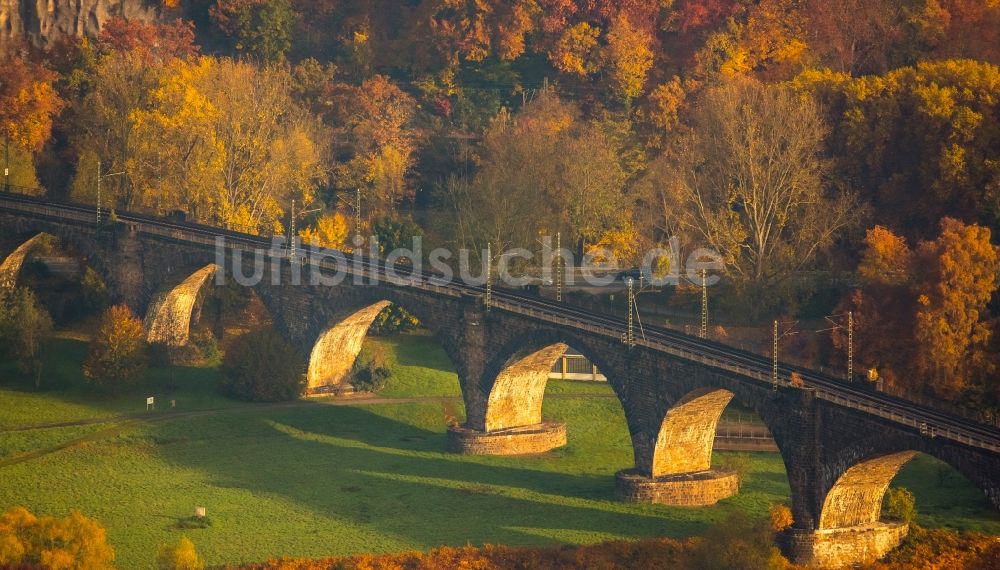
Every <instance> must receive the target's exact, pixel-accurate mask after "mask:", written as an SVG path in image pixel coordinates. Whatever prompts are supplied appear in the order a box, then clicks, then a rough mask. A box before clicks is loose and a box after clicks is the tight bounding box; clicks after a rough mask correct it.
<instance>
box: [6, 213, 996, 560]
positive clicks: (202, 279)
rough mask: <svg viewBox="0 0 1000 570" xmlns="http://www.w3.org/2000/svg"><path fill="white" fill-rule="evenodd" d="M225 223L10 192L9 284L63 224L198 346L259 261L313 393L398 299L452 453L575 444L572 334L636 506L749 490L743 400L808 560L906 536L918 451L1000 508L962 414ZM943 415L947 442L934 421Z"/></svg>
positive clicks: (71, 244)
mask: <svg viewBox="0 0 1000 570" xmlns="http://www.w3.org/2000/svg"><path fill="white" fill-rule="evenodd" d="M220 231H221V230H214V229H209V228H204V227H199V226H194V225H190V224H172V223H168V222H166V221H164V220H157V219H154V218H143V217H139V216H130V215H119V216H118V221H117V222H116V223H114V224H110V225H106V226H104V227H103V228H101V229H100V231H98V229H97V227H96V224H95V215H94V210H93V208H85V207H79V206H68V205H59V204H54V203H47V202H41V201H36V200H27V199H23V198H16V197H14V196H11V195H3V194H0V240H4V241H6V242H7V243H9V244H19V245H17V246H16V247H11V248H10V250H8V251H9V253H8V252H0V253H5V254H6V257H5V258H4V260H3V262H2V264H0V286H6V287H10V286H13V285H14V284H16V281H17V275H18V272H19V270H20V266H21V264H22V262H23V261H24V259H25V257H26V255H27V254H28V253H29V251H30V250H31V248H32V247H33V246H34V245H36V244H37V243H38V241H39V238H38V236H39V235H40V234H49V235H52V236H55V237H57V238H58V239H59V240H60V242H61V244H62V245H63V247H65V248H66V249H68V250H70V251H73V252H76V253H77V254H78V255H80V256H82V257H83V258H84V260H85V262H86V263H87V264H88V265H89V266H91V267H92V268H94V269H95V270H96V271H98V272H99V273H100V274H101V275H102V276H103V278H104V279H105V281H106V283H107V284H108V286H109V289H110V290H111V291H112V292H113V293H114V295H115V297H116V300H117V301H122V302H126V303H128V304H129V305H130V306H131V307H132V308H133V309H135V310H136V311H137V313H138V314H144V315H145V326H146V331H147V336H148V338H149V340H150V341H151V342H160V343H163V344H165V345H168V346H170V347H181V346H183V345H185V344H186V343H187V340H188V338H187V337H188V330H189V325H190V323H191V321H192V319H193V318H197V314H198V306H197V305H198V303H199V299H200V297H201V296H200V295H199V291H200V290H202V288H203V287H208V286H211V284H212V283H213V282H214V281H215V280H214V279H213V278H212V276H213V275H215V274H216V273H217V272H223V274H224V275H225V276H226V277H227V278H231V277H232V272H233V271H238V272H239V273H240V274H245V275H249V274H252V273H254V271H257V274H258V275H260V276H261V279H260V281H259V283H258V284H256V285H253V288H254V290H255V292H256V293H257V295H259V297H260V298H261V300H262V301H263V302H264V304H265V305H266V307H267V308H268V310H269V311H270V312H271V315H272V317H273V318H274V321H275V324H276V326H277V328H278V329H279V330H280V331H281V332H282V333H283V334H284V335H285V336H286V337H287V338H288V339H289V340H290V341H291V342H292V343H294V344H296V345H297V346H299V347H301V349H302V350H303V352H304V353H305V354H309V355H310V356H309V367H308V372H307V377H308V383H309V387H310V388H311V389H316V388H320V387H324V386H329V385H336V384H338V383H341V382H342V381H344V378H345V376H346V375H347V373H348V372H349V370H350V368H351V366H352V364H353V361H354V359H355V357H356V356H357V354H358V351H359V350H360V347H361V343H362V340H363V339H364V336H365V334H366V332H367V330H368V327H369V325H370V324H371V322H372V319H373V318H374V317H375V316H376V315H377V314H378V312H379V311H380V310H381V309H382V308H383V307H384V306H386V305H387V304H388V303H395V304H398V305H400V306H402V307H405V308H406V309H407V310H408V311H410V312H412V313H413V314H414V315H415V316H416V317H417V318H419V319H420V321H421V323H422V324H423V325H424V326H426V327H427V328H429V329H430V330H431V331H433V332H434V334H435V335H436V337H437V339H438V340H439V342H440V343H441V346H442V347H443V348H444V350H445V351H446V353H447V354H448V356H449V357H450V358H451V360H452V362H453V363H454V367H455V369H456V371H457V373H458V377H459V382H460V385H461V389H462V396H463V400H464V403H465V411H466V417H467V420H466V423H465V424H464V425H462V426H460V427H454V428H451V429H450V430H449V438H448V441H449V443H448V445H449V448H450V450H451V451H453V452H457V453H474V454H521V453H537V452H543V451H546V450H549V449H552V448H554V447H557V446H561V445H564V444H565V443H566V432H565V428H564V426H563V425H561V424H557V423H554V422H546V421H545V420H544V419H543V418H542V399H543V395H544V389H545V382H546V378H547V375H548V372H549V370H550V369H551V366H552V364H553V363H554V362H555V360H556V359H557V358H558V357H559V356H560V355H561V353H562V351H564V350H565V349H566V347H567V346H572V347H573V348H575V349H576V350H578V351H580V352H581V353H583V354H584V355H586V356H587V357H588V358H589V359H590V360H591V361H592V362H594V363H596V364H597V366H598V367H599V368H600V370H601V371H602V372H603V374H604V375H605V376H606V377H607V378H608V381H609V383H610V384H611V386H612V387H613V389H614V391H615V393H616V394H617V396H618V399H619V401H620V402H621V405H622V408H623V409H624V412H625V417H626V421H627V424H628V429H629V432H630V434H631V439H632V445H633V451H634V465H633V466H631V467H630V468H628V469H624V470H622V471H621V472H619V473H618V475H617V478H616V486H617V491H618V494H619V497H620V498H621V499H623V500H627V501H648V502H659V503H664V504H670V505H687V506H692V507H696V506H704V505H711V504H714V503H715V502H717V501H719V500H720V499H723V498H725V497H728V496H731V495H733V494H735V493H737V492H738V486H739V485H738V480H737V476H736V474H734V473H730V472H723V471H719V470H715V469H712V467H711V454H712V446H713V440H714V437H715V431H716V425H717V423H718V421H719V418H720V416H721V414H722V411H723V409H724V408H725V407H726V405H727V404H728V403H729V402H730V401H731V400H733V399H736V400H737V401H739V402H741V403H742V404H743V405H745V406H747V407H749V408H751V409H753V410H754V411H755V412H756V413H757V414H758V415H759V416H760V418H761V419H762V420H763V422H764V423H765V424H766V425H767V427H768V429H769V430H770V432H771V434H772V435H773V437H774V440H775V442H776V444H777V446H778V448H779V451H780V453H781V456H782V459H783V460H784V463H785V467H786V470H787V474H788V482H789V484H790V487H791V506H792V512H793V516H794V524H793V526H792V527H791V528H790V529H788V530H786V531H785V532H784V533H783V534H782V536H781V537H780V538H781V541H782V548H783V549H784V551H785V553H786V554H787V555H788V556H789V557H790V558H791V559H792V560H793V561H795V562H798V563H801V564H806V565H811V566H817V567H836V566H841V565H848V564H851V563H855V562H860V561H868V560H872V559H874V558H876V557H879V556H881V555H882V554H884V553H885V552H887V551H888V550H890V549H891V548H893V547H894V546H896V545H897V544H898V543H899V541H900V540H902V538H903V537H904V536H905V534H906V531H907V527H906V525H904V524H900V523H893V522H886V521H882V520H881V519H880V515H881V505H882V498H883V495H884V493H885V491H886V489H887V487H888V485H889V482H890V481H891V479H892V478H893V477H894V476H895V474H896V473H897V472H898V470H899V469H900V468H901V467H902V466H903V465H904V464H905V463H906V462H907V461H908V460H909V459H910V458H912V457H913V456H914V455H915V454H916V453H917V452H921V453H927V454H929V455H932V456H934V457H937V458H939V459H942V460H944V461H945V462H947V463H948V464H950V465H951V466H953V467H954V468H955V469H956V470H958V471H959V472H960V473H962V474H963V475H964V476H966V477H967V478H968V479H969V480H970V481H971V482H972V483H973V484H975V485H977V486H978V487H979V488H980V489H982V490H983V491H984V492H985V493H986V495H987V497H988V498H989V500H990V501H992V503H993V504H994V505H995V506H1000V430H997V429H995V428H991V427H986V426H975V427H976V429H975V430H972V431H967V430H966V431H963V430H958V429H955V430H953V429H951V428H948V427H947V426H949V425H952V424H954V425H964V424H961V422H966V424H967V423H968V422H967V421H965V420H959V419H957V418H953V417H950V418H951V420H949V421H951V422H952V423H949V422H946V421H944V420H942V419H941V418H946V419H947V418H949V417H946V416H944V415H943V414H940V413H937V412H934V411H933V410H929V409H926V408H919V407H916V406H912V407H911V408H912V409H898V408H897V407H892V406H885V405H882V404H880V403H879V401H878V400H877V399H876V398H875V397H874V395H873V396H872V397H869V398H867V399H866V397H863V396H858V395H857V391H856V390H855V391H854V392H847V391H845V392H843V393H839V392H837V391H836V390H833V391H831V390H828V389H817V388H814V387H810V386H809V384H808V383H807V386H806V387H804V388H803V387H794V386H791V385H790V384H788V383H787V382H783V383H781V385H780V386H778V387H777V389H775V388H774V387H773V386H772V384H771V382H770V378H769V377H767V376H762V375H761V374H757V373H750V372H748V371H747V370H746V369H743V368H740V367H737V366H733V365H732V363H730V362H726V361H724V360H720V359H718V358H715V357H712V356H709V355H707V354H708V353H707V351H706V352H705V353H700V351H698V350H691V349H685V348H683V347H678V346H671V345H669V343H668V344H664V343H662V342H660V343H657V342H645V341H640V342H638V343H636V345H635V346H628V345H626V344H624V343H623V342H622V338H621V333H622V329H621V328H617V329H615V328H614V327H608V326H607V325H606V324H594V323H589V322H587V321H585V320H583V321H581V320H580V319H571V318H565V317H561V316H559V315H560V314H559V313H558V312H554V311H546V310H543V308H539V306H535V305H531V304H526V303H522V302H519V301H518V300H517V299H513V298H505V297H503V296H502V295H497V296H496V297H495V300H494V302H493V303H492V304H491V306H490V307H489V310H487V307H486V306H485V304H484V300H483V297H482V296H481V295H476V294H470V292H469V291H468V290H464V289H462V288H460V287H453V286H449V285H447V284H441V285H434V284H432V283H428V282H426V281H421V282H409V283H398V282H397V283H392V282H388V281H386V280H380V281H379V282H377V283H374V282H371V280H369V279H361V280H360V281H361V282H360V283H359V282H358V276H357V275H349V276H348V277H347V278H346V279H344V280H343V281H342V282H340V283H339V284H330V283H325V284H312V283H314V281H313V280H314V279H316V280H317V281H324V280H328V278H329V272H328V271H323V270H321V269H318V268H317V267H314V266H310V265H309V264H301V263H297V262H296V261H295V259H294V258H292V257H291V256H289V255H288V253H287V252H286V251H279V250H275V249H270V250H268V249H266V248H265V247H264V246H263V245H259V246H257V247H256V248H255V247H253V246H252V245H248V244H249V243H252V242H250V241H249V240H251V239H258V238H251V237H250V236H243V237H244V238H245V241H240V240H239V239H228V238H227V244H228V246H227V247H225V248H217V247H216V241H215V238H214V237H213V235H212V234H213V233H219V232H220ZM235 237H238V236H235ZM253 249H258V250H263V251H261V253H262V258H263V259H264V260H265V261H266V262H265V263H263V264H262V266H261V267H255V266H254V264H253V260H252V257H253V256H252V255H244V254H245V253H249V250H253ZM351 263H354V262H351ZM352 266H353V265H352ZM353 267H355V269H354V270H351V271H356V273H357V274H361V273H364V271H363V270H361V269H359V266H353ZM316 272H319V273H318V274H315V273H316ZM293 282H301V283H302V284H301V285H291V283H293ZM275 283H278V284H275ZM595 322H596V321H595ZM695 342H702V343H703V344H704V345H705V346H706V347H707V346H709V345H710V344H712V343H705V341H695ZM935 422H937V423H938V425H940V426H941V427H940V429H938V430H937V433H936V436H931V435H929V434H928V430H927V429H921V424H926V425H934V423H935ZM926 425H925V426H924V427H925V428H926ZM970 434H972V435H970Z"/></svg>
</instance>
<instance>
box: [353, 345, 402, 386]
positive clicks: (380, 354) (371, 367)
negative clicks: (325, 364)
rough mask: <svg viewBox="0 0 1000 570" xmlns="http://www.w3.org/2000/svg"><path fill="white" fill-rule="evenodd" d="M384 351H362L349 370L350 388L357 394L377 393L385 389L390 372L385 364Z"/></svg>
mask: <svg viewBox="0 0 1000 570" xmlns="http://www.w3.org/2000/svg"><path fill="white" fill-rule="evenodd" d="M386 360H387V359H386V355H385V349H383V348H382V347H375V348H373V349H371V350H369V349H363V350H362V351H361V354H359V355H358V358H357V359H355V361H354V367H353V369H352V370H351V386H353V387H354V389H355V390H357V391H359V392H378V391H380V390H382V388H385V385H386V383H387V382H388V381H389V377H390V376H391V375H392V372H391V371H390V370H389V367H388V365H387V362H386Z"/></svg>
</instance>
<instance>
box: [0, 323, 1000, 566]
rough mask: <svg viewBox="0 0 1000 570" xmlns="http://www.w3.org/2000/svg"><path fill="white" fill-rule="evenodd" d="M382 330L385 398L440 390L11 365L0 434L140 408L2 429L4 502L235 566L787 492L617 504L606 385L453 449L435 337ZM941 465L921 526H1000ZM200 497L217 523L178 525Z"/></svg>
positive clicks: (670, 529) (608, 527)
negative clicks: (278, 396) (515, 432)
mask: <svg viewBox="0 0 1000 570" xmlns="http://www.w3.org/2000/svg"><path fill="white" fill-rule="evenodd" d="M369 342H372V343H377V344H380V345H382V346H383V347H384V348H385V349H386V350H387V352H388V353H389V355H390V362H391V367H392V370H393V377H392V379H391V380H390V384H389V386H388V387H387V388H386V390H385V392H384V395H385V396H392V397H408V396H432V397H440V399H437V400H435V399H431V400H426V399H425V400H422V401H420V402H413V403H404V404H373V405H350V406H344V405H333V402H331V401H329V400H322V399H313V400H308V401H303V402H299V403H295V404H293V406H294V407H288V406H283V407H276V406H262V405H258V406H248V405H246V404H237V403H233V402H229V401H226V400H223V399H221V398H220V397H219V396H217V395H215V393H214V392H213V384H214V381H215V378H216V374H217V372H216V370H215V369H212V368H169V369H163V370H153V371H151V374H150V378H149V379H147V381H146V383H145V384H144V385H143V386H142V387H141V388H137V389H136V390H134V391H130V392H129V393H128V394H123V395H121V396H119V397H116V398H113V399H110V400H103V399H97V398H93V397H91V396H89V395H88V392H87V390H86V387H85V386H83V384H82V378H81V377H80V375H79V372H78V367H79V361H80V359H82V355H83V351H84V348H83V345H82V344H81V343H80V342H78V341H73V340H70V339H61V340H59V341H58V342H57V344H56V346H55V347H53V349H52V350H51V351H50V354H52V362H51V363H50V365H49V367H48V368H47V370H48V373H47V375H46V383H47V386H49V388H47V389H46V390H45V391H42V392H36V391H35V390H34V389H33V388H31V387H30V386H29V385H27V384H22V383H20V382H18V381H15V380H13V379H12V376H13V371H12V369H11V368H10V367H9V366H3V367H0V430H3V429H10V428H16V427H22V426H30V425H38V424H44V423H53V422H66V421H72V420H99V419H100V418H114V417H116V416H121V415H125V414H136V413H139V414H141V416H142V417H141V418H136V417H130V418H128V419H124V420H123V419H116V420H114V421H107V422H103V423H93V424H88V425H80V426H67V427H59V428H49V429H35V430H27V431H16V432H9V431H8V432H5V433H0V508H2V507H7V506H10V505H15V504H20V505H24V506H27V507H28V508H30V509H32V510H34V511H36V512H39V513H46V514H60V515H62V514H65V513H67V512H68V511H69V510H71V509H79V510H81V511H82V512H84V513H85V514H87V515H90V516H94V517H97V518H98V519H100V520H101V521H102V522H103V523H104V525H105V526H106V527H107V529H108V532H109V539H110V541H111V542H112V543H113V545H114V546H115V548H116V550H117V553H118V560H119V563H120V566H121V567H123V568H147V567H150V565H151V564H152V561H153V559H154V556H155V552H156V549H157V546H158V545H159V544H161V543H167V542H176V540H177V539H178V537H179V536H180V535H181V534H186V535H188V536H189V537H190V538H191V539H192V540H193V541H194V542H195V544H196V545H197V546H198V549H199V551H200V552H201V553H202V554H203V556H204V557H205V558H206V559H207V561H208V562H209V563H211V564H222V563H227V562H240V561H249V560H260V559H265V558H267V557H270V556H276V555H291V556H322V555H337V554H350V553H359V552H388V551H398V550H407V549H426V548H429V547H433V546H437V545H442V544H451V545H460V544H466V543H472V544H480V543H486V542H492V543H509V544H552V543H586V542H594V541H599V540H605V539H611V538H630V537H644V536H656V535H670V536H687V535H692V534H698V533H700V532H702V531H703V530H704V529H705V528H706V526H707V525H710V524H712V523H713V522H715V521H718V520H720V519H721V518H723V517H724V516H725V515H726V513H728V512H729V511H731V510H733V509H742V510H745V511H747V512H749V513H751V514H752V515H753V516H758V517H764V516H766V511H767V508H768V506H769V505H770V504H772V503H774V502H778V501H784V500H787V495H788V484H787V480H786V477H785V474H784V467H783V464H782V462H781V459H780V458H779V457H778V456H777V455H775V454H764V453H761V454H752V462H751V472H750V475H749V477H748V480H747V481H746V484H745V486H744V488H743V490H742V491H741V492H740V494H739V495H738V496H736V497H733V498H731V499H728V500H726V501H723V502H722V503H721V504H720V505H718V506H716V507H713V508H704V509H679V508H670V507H665V506H654V505H626V504H622V503H618V502H615V501H613V500H611V496H612V488H613V474H614V472H615V471H617V470H618V469H621V468H623V467H627V466H630V465H631V463H632V452H631V447H630V444H629V439H628V433H627V430H626V428H625V423H624V418H623V415H622V411H621V407H620V406H619V404H618V402H617V400H615V399H614V398H609V397H606V396H607V395H608V393H609V391H608V388H607V386H605V385H601V384H592V383H584V382H558V381H554V382H550V385H549V388H548V393H551V394H556V393H558V394H561V396H560V397H559V398H550V399H547V400H546V402H545V415H546V417H547V418H551V419H558V420H562V421H565V422H567V425H568V435H569V441H570V443H569V445H568V446H567V447H565V448H563V449H560V450H557V451H554V452H552V453H549V454H546V455H544V456H538V457H522V458H496V457H462V456H455V455H450V454H447V453H444V452H443V449H444V444H445V418H446V416H458V417H460V416H461V414H462V409H461V400H460V399H459V398H457V396H458V395H459V389H458V381H457V378H456V377H455V375H454V374H453V373H452V372H450V364H449V362H448V360H447V357H445V355H444V353H443V352H442V351H441V350H440V349H439V348H438V347H437V346H436V345H435V343H434V341H433V340H431V339H430V338H427V337H423V336H407V337H399V338H393V339H379V340H369ZM168 384H173V386H172V387H170V386H168ZM147 393H149V394H154V393H155V394H156V395H158V396H160V397H162V398H174V399H176V400H177V410H176V411H175V412H174V413H173V414H171V413H162V412H161V413H153V414H149V415H145V414H144V413H143V408H144V400H143V398H144V397H145V395H146V394H147ZM449 396H454V397H449ZM717 455H721V454H717ZM937 465H938V463H937V462H936V461H934V460H932V459H930V458H925V457H921V458H918V459H917V460H915V461H913V462H911V464H909V465H907V467H906V468H905V469H904V471H903V472H902V473H901V474H900V475H899V476H898V478H897V481H896V483H897V484H901V485H905V486H907V487H909V488H911V489H912V490H913V491H914V492H915V494H916V495H917V500H918V508H919V509H920V510H921V513H922V514H921V516H920V518H919V519H918V522H920V523H921V524H924V525H928V526H942V525H947V526H954V527H957V528H975V529H980V530H984V531H987V532H990V533H994V534H1000V517H998V516H997V515H996V513H995V512H993V511H992V510H991V509H990V507H989V505H988V503H987V502H986V500H985V498H984V497H983V496H982V494H981V493H980V492H979V491H978V490H976V489H974V488H972V487H971V486H969V485H968V484H967V483H966V482H965V481H964V480H962V479H961V478H960V477H959V476H958V475H957V474H955V473H954V472H951V473H950V474H949V476H948V477H946V478H945V480H944V481H943V486H941V485H939V477H938V473H937ZM199 505H200V506H205V507H206V508H207V509H208V515H209V517H210V518H211V520H212V522H213V524H212V526H211V527H210V528H207V529H198V530H186V531H180V530H177V528H176V523H177V521H178V519H181V518H183V517H186V516H189V515H190V514H191V513H192V512H193V510H194V507H195V506H199Z"/></svg>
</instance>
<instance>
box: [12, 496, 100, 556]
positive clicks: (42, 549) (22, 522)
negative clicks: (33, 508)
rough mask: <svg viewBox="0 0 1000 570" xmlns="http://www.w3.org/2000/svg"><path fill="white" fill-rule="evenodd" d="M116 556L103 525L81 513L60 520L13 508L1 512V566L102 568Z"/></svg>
mask: <svg viewBox="0 0 1000 570" xmlns="http://www.w3.org/2000/svg"><path fill="white" fill-rule="evenodd" d="M114 559H115V553H114V550H113V549H112V548H111V547H110V546H109V545H108V543H107V535H106V533H105V531H104V527H102V526H101V524H100V523H99V522H97V521H96V520H94V519H92V518H88V517H85V516H83V515H81V514H80V513H78V512H75V511H74V512H73V513H71V514H70V515H69V516H68V517H65V518H61V519H60V518H55V517H36V516H35V515H33V514H31V512H29V511H28V510H27V509H25V508H23V507H13V508H11V509H9V510H8V511H7V512H5V513H3V514H2V515H0V567H3V568H12V567H13V568H18V567H22V568H46V569H48V570H71V569H73V570H75V569H86V570H103V569H106V568H113V567H114V566H113V562H114Z"/></svg>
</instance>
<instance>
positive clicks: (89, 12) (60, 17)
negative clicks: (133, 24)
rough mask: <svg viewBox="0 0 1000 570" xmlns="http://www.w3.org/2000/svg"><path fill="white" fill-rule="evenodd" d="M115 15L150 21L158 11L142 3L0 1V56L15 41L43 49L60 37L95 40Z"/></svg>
mask: <svg viewBox="0 0 1000 570" xmlns="http://www.w3.org/2000/svg"><path fill="white" fill-rule="evenodd" d="M115 16H122V17H125V18H127V19H130V20H144V21H151V20H156V19H157V18H159V16H160V10H159V6H158V3H156V2H151V1H150V2H147V1H144V0H0V53H2V52H4V51H6V50H8V49H10V46H11V45H14V44H16V43H17V42H19V41H24V42H26V43H29V44H32V45H35V46H38V47H46V46H48V45H50V44H51V43H52V42H53V41H55V40H56V39H58V38H60V37H62V36H64V35H71V36H88V37H95V36H96V35H97V34H98V32H100V30H101V26H103V25H104V22H106V21H108V20H109V19H110V18H113V17H115Z"/></svg>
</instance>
